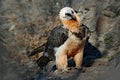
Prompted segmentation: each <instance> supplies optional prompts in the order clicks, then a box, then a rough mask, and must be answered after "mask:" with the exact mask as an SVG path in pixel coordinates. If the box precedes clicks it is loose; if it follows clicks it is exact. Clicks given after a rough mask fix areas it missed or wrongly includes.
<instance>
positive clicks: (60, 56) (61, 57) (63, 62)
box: [56, 53, 68, 71]
mask: <svg viewBox="0 0 120 80" xmlns="http://www.w3.org/2000/svg"><path fill="white" fill-rule="evenodd" d="M56 66H57V69H58V70H62V71H66V69H67V66H68V63H67V55H66V54H64V53H57V55H56Z"/></svg>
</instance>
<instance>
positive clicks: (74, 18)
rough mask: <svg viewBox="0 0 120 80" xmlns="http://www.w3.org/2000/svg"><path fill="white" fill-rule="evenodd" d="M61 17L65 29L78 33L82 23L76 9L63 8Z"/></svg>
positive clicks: (60, 13)
mask: <svg viewBox="0 0 120 80" xmlns="http://www.w3.org/2000/svg"><path fill="white" fill-rule="evenodd" d="M59 17H60V20H61V22H62V23H63V25H64V27H66V28H68V29H69V30H70V31H74V32H78V29H79V28H80V22H81V21H80V17H79V16H78V15H77V12H76V11H75V10H74V9H72V8H70V7H64V8H62V9H61V10H60V12H59Z"/></svg>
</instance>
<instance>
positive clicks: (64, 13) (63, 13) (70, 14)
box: [59, 7, 76, 20]
mask: <svg viewBox="0 0 120 80" xmlns="http://www.w3.org/2000/svg"><path fill="white" fill-rule="evenodd" d="M75 13H76V12H75V11H74V10H73V9H72V8H70V7H64V8H62V9H61V10H60V13H59V16H60V19H61V20H76V16H75Z"/></svg>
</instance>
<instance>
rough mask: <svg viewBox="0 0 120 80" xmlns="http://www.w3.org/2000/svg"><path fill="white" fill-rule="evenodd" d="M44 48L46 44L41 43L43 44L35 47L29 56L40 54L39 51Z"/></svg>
mask: <svg viewBox="0 0 120 80" xmlns="http://www.w3.org/2000/svg"><path fill="white" fill-rule="evenodd" d="M44 48H45V44H43V45H41V46H39V47H37V48H35V49H33V50H32V51H31V52H30V54H29V56H34V55H35V54H38V53H40V52H42V51H44Z"/></svg>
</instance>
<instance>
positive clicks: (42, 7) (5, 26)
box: [0, 0, 120, 80]
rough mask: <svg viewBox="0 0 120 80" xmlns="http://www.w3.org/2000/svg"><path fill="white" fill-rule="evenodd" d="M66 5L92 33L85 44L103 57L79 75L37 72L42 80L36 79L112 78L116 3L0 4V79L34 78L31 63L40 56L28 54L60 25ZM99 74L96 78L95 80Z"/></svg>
mask: <svg viewBox="0 0 120 80" xmlns="http://www.w3.org/2000/svg"><path fill="white" fill-rule="evenodd" d="M66 5H69V6H71V7H73V8H74V9H76V10H79V12H80V14H79V16H80V17H81V19H82V22H83V23H84V24H85V25H87V26H88V27H89V28H90V30H91V31H92V36H91V38H90V40H89V41H90V42H91V44H93V45H94V46H95V47H96V48H98V49H99V50H100V51H101V53H102V55H103V57H102V58H101V59H99V60H96V61H95V63H94V64H93V66H92V67H89V68H86V69H85V72H82V73H81V72H80V71H78V72H77V71H74V70H73V72H72V70H71V72H70V73H68V74H67V75H68V76H63V75H65V74H63V75H62V76H63V77H59V76H58V75H54V74H51V73H47V74H49V76H47V75H46V73H45V72H44V71H43V72H41V71H40V72H39V71H38V73H39V74H41V75H42V76H46V77H45V78H43V77H42V78H41V76H40V75H39V74H36V76H38V77H37V78H38V79H40V78H41V80H42V79H43V80H44V79H46V78H47V79H48V80H63V79H68V78H69V77H70V78H71V79H72V80H75V79H74V78H76V80H100V77H101V76H103V75H104V74H107V72H108V71H110V73H112V72H113V74H114V69H115V68H116V67H117V69H120V67H119V66H120V65H119V61H120V60H119V58H118V57H119V55H120V52H119V51H120V39H119V37H120V35H119V33H120V1H119V0H74V1H73V0H66V1H65V0H0V47H1V48H0V55H1V56H0V57H1V58H0V59H1V60H0V69H1V70H0V77H2V78H0V79H2V80H14V79H15V80H16V79H19V80H32V79H33V78H36V76H35V77H34V76H33V75H34V74H35V71H36V70H37V69H38V68H36V67H35V66H36V65H35V64H34V60H36V58H39V57H40V56H41V54H40V55H39V54H38V55H36V56H34V57H32V58H30V57H28V56H27V55H28V54H29V51H31V50H33V49H34V48H36V47H38V46H40V45H43V44H44V43H46V40H47V37H48V36H49V33H50V31H51V30H52V29H53V28H54V27H55V26H56V25H58V24H60V21H59V18H58V12H59V10H60V9H61V8H62V7H64V6H66ZM117 56H118V57H117ZM6 61H7V62H6ZM108 63H109V64H108ZM114 64H116V65H117V66H114ZM21 65H22V66H21ZM111 65H112V68H111ZM31 68H32V69H31ZM112 69H113V71H111V70H112ZM31 70H32V71H31ZM22 71H23V72H22ZM71 73H72V74H71ZM73 73H75V74H74V75H73ZM99 74H100V77H98V76H99ZM101 74H103V75H101ZM93 75H94V76H93ZM13 76H14V77H13ZM51 76H52V77H54V78H52V77H51ZM60 76H61V75H60ZM91 76H93V77H91ZM108 76H111V74H110V75H109V74H108ZM39 77H40V78H39ZM95 78H96V79H95ZM102 79H105V80H107V79H108V80H110V79H109V78H107V76H103V77H102Z"/></svg>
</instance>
